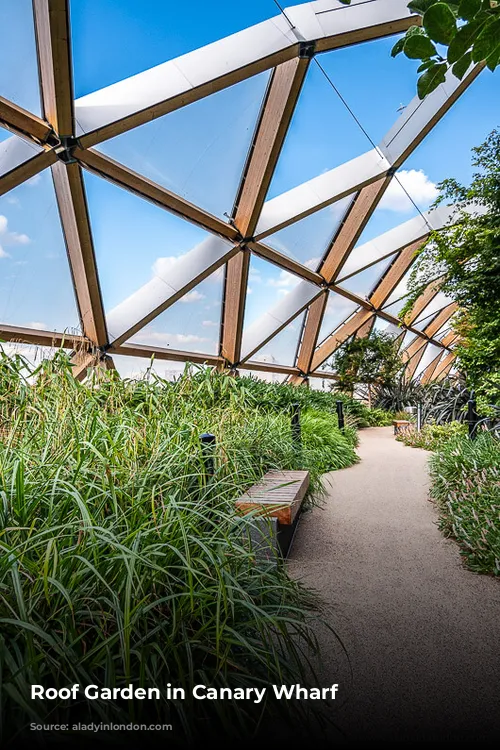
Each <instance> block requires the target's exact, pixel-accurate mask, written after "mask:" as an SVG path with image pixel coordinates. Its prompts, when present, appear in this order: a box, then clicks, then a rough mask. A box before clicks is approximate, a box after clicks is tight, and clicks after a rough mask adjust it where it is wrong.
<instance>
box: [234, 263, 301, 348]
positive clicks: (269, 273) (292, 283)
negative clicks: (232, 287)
mask: <svg viewBox="0 0 500 750" xmlns="http://www.w3.org/2000/svg"><path fill="white" fill-rule="evenodd" d="M301 283H303V280H302V279H301V278H300V277H299V276H296V275H295V274H293V273H289V272H288V271H285V270H284V269H281V268H278V266H275V265H274V264H273V263H268V262H267V261H265V260H263V259H262V258H259V257H258V256H256V255H253V254H252V256H251V260H250V270H249V274H248V288H247V297H246V301H245V321H244V333H245V332H246V330H247V329H248V328H249V327H250V326H252V325H253V324H254V323H256V321H257V320H259V319H260V318H261V317H262V315H263V314H264V313H266V312H268V311H269V310H272V309H273V308H274V307H276V305H278V304H279V303H280V302H281V301H282V300H283V299H285V297H287V295H288V294H289V293H290V292H291V291H293V290H294V289H295V288H296V287H297V286H298V285H299V284H301ZM306 283H308V282H306ZM310 286H311V288H313V286H314V285H313V284H311V285H310Z"/></svg>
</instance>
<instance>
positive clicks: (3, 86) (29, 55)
mask: <svg viewBox="0 0 500 750" xmlns="http://www.w3.org/2000/svg"><path fill="white" fill-rule="evenodd" d="M0 30H1V43H0V96H3V97H4V98H5V99H9V100H10V101H11V102H15V103H16V104H19V106H21V107H23V108H24V109H27V110H28V111H30V112H33V113H34V114H36V115H40V114H41V107H40V86H39V82H38V64H37V56H36V43H35V29H34V23H33V8H32V4H31V0H2V2H1V3H0Z"/></svg>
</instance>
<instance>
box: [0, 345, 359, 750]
mask: <svg viewBox="0 0 500 750" xmlns="http://www.w3.org/2000/svg"><path fill="white" fill-rule="evenodd" d="M247 387H248V389H247ZM253 387H254V386H253V385H250V386H248V384H247V383H241V382H239V381H238V380H237V379H234V378H229V377H227V376H223V375H218V374H217V373H212V372H210V371H208V370H207V371H197V370H189V369H188V370H187V371H186V373H185V375H184V376H183V377H181V378H180V379H179V380H178V381H177V382H175V383H168V382H166V381H162V380H160V379H155V378H154V377H151V378H150V380H149V381H148V380H143V381H136V382H132V381H126V380H120V379H118V378H116V377H115V376H114V374H113V373H104V374H99V375H97V374H96V375H95V376H94V380H93V382H91V383H90V384H89V385H82V384H80V383H78V382H77V381H75V379H74V378H73V376H72V374H71V365H70V362H69V359H68V356H67V355H66V354H64V352H58V353H57V355H56V357H55V359H54V360H53V361H44V362H42V364H41V365H40V366H39V367H37V368H35V369H33V368H32V367H31V366H30V365H29V363H28V362H26V360H23V359H22V358H21V357H17V358H14V359H9V358H8V357H7V356H6V355H5V354H2V353H0V423H1V424H2V431H1V434H0V629H1V637H0V696H1V719H2V722H1V726H2V727H3V732H4V737H3V740H4V741H6V740H7V739H9V738H12V737H13V736H14V735H15V733H16V732H17V731H18V730H20V729H22V728H23V727H25V726H26V724H27V723H29V722H30V721H33V720H36V721H43V720H44V719H45V718H46V716H47V713H46V712H47V711H48V710H50V722H51V723H65V722H66V721H68V720H69V719H70V718H74V717H75V716H78V719H79V720H80V719H82V720H84V721H91V720H96V721H101V720H112V721H115V720H116V721H120V722H122V721H126V722H127V721H130V720H132V719H133V720H134V721H138V720H145V721H146V722H149V721H156V720H158V719H161V721H162V722H164V721H173V722H174V723H175V725H176V726H177V727H179V728H181V727H182V728H183V731H184V732H185V733H187V734H191V735H192V736H194V737H198V738H199V737H201V736H202V735H203V736H205V735H206V732H207V729H206V727H207V726H211V727H212V728H213V730H214V731H215V732H217V728H221V727H222V728H223V729H224V733H225V735H227V736H228V737H230V736H233V737H235V736H238V735H241V734H245V735H246V734H248V732H251V731H252V728H253V727H254V726H255V724H256V723H258V722H260V721H261V718H262V711H263V710H264V711H265V715H266V716H267V717H268V718H271V719H272V717H273V716H274V715H278V714H279V713H281V712H283V711H285V712H288V710H289V709H292V710H291V713H290V716H289V721H292V722H293V721H295V719H298V721H299V722H300V721H305V720H306V715H305V713H304V711H303V708H302V706H301V705H299V704H296V705H295V704H294V705H293V707H292V706H291V704H288V703H287V702H286V701H277V702H276V704H271V703H269V704H266V706H265V707H264V709H263V707H262V705H261V706H253V705H252V704H250V705H248V704H247V703H245V706H244V708H241V707H239V706H238V704H231V703H227V702H209V701H194V702H193V701H192V700H189V699H188V700H186V701H167V700H166V687H167V685H168V683H171V684H172V685H175V686H179V687H184V688H185V689H186V694H187V695H188V696H189V695H190V688H191V687H192V685H194V684H196V683H201V684H210V685H212V686H215V687H217V686H226V685H227V684H230V685H231V686H232V687H250V686H258V685H262V684H264V683H265V684H267V683H269V682H273V681H275V682H278V683H279V684H281V683H286V682H290V683H295V682H306V681H307V676H306V674H305V666H304V664H305V660H304V658H303V650H304V649H305V650H310V651H311V650H314V648H315V639H314V635H313V631H312V629H311V623H312V621H313V618H314V616H315V607H316V606H317V602H316V600H315V598H314V597H313V596H312V595H311V594H310V593H309V592H308V591H307V590H306V589H305V588H304V587H303V586H302V585H301V584H300V583H298V582H296V581H294V580H292V579H291V578H289V576H288V575H287V572H286V569H285V568H284V566H278V568H274V567H272V566H268V565H262V564H256V559H255V555H254V553H253V551H252V549H251V547H250V546H249V544H248V535H247V534H246V531H248V530H249V528H250V527H251V524H252V523H253V521H252V520H251V519H250V518H241V517H240V516H238V515H237V514H236V513H235V510H234V499H235V498H236V497H238V496H239V495H240V494H241V493H242V492H243V491H244V490H245V489H246V488H248V487H249V486H250V485H251V484H253V483H254V482H256V481H257V480H258V479H259V478H260V477H261V476H262V474H263V473H264V472H265V471H267V470H268V469H271V468H283V469H287V468H288V469H292V468H307V469H309V470H310V471H311V473H312V478H313V488H314V489H315V490H318V489H319V488H320V486H321V482H320V475H321V473H322V471H323V470H324V468H325V466H328V468H333V467H334V466H338V465H348V463H349V462H352V461H354V460H356V457H355V454H354V451H353V449H352V443H353V440H354V437H353V436H352V435H351V436H350V437H349V436H347V437H343V436H341V435H340V433H339V432H338V430H337V428H336V424H335V418H334V416H333V414H332V413H331V412H328V413H327V414H326V416H325V415H321V414H318V415H315V414H314V413H313V414H310V415H307V414H306V415H305V419H304V440H303V445H304V447H303V450H302V451H298V450H297V448H296V446H295V445H294V443H293V440H292V435H291V430H290V415H289V413H288V412H287V411H286V410H284V409H281V410H279V409H277V408H275V404H276V401H277V400H279V399H278V397H277V396H276V395H275V394H276V393H277V389H272V393H273V397H272V398H271V399H270V402H271V404H272V408H262V407H261V406H259V405H258V404H257V400H256V398H255V393H252V392H251V391H252V388H253ZM262 393H263V392H262ZM327 395H328V394H327ZM330 400H331V396H330ZM325 419H326V420H327V421H328V427H326V426H325V427H324V429H323V438H321V437H320V436H318V433H315V432H314V429H315V428H316V427H318V426H319V424H320V423H324V422H325ZM203 431H209V432H212V433H213V434H214V435H216V437H217V442H216V446H215V450H214V454H213V458H214V465H215V473H214V475H213V476H209V475H208V474H207V469H206V468H205V464H204V454H203V452H202V449H201V446H200V440H199V434H200V432H203ZM313 434H314V437H311V435H313ZM129 682H133V683H134V684H135V686H136V687H148V686H155V687H158V688H159V689H160V692H161V694H162V696H163V698H162V700H160V701H157V702H150V701H147V702H146V703H147V704H148V705H147V706H145V703H141V702H139V703H137V704H134V703H132V702H129V703H127V702H123V703H120V702H119V701H118V702H114V701H113V702H110V701H102V700H96V701H91V702H90V703H87V704H85V705H82V704H81V703H80V704H78V705H76V707H73V708H72V707H71V703H70V704H68V702H64V701H54V702H51V704H50V706H49V708H48V709H47V708H46V706H47V704H43V703H41V702H40V703H37V702H33V701H31V700H30V695H29V686H30V685H31V684H42V685H44V686H45V687H47V688H48V687H56V688H61V687H64V686H67V685H68V684H73V683H80V684H82V685H87V684H97V685H108V686H116V687H121V686H124V685H127V684H128V683H129ZM240 705H241V704H240ZM299 717H301V718H299ZM16 741H17V742H19V741H20V739H19V738H18V739H17V740H16Z"/></svg>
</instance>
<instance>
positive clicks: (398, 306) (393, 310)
mask: <svg viewBox="0 0 500 750" xmlns="http://www.w3.org/2000/svg"><path fill="white" fill-rule="evenodd" d="M405 305H406V297H402V298H401V299H398V300H397V301H396V302H392V303H391V304H390V305H386V306H385V307H384V308H382V309H383V310H384V312H387V313H390V314H391V315H394V317H395V318H397V317H398V316H399V313H400V312H401V310H402V309H403V307H404V306H405Z"/></svg>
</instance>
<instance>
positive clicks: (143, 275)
mask: <svg viewBox="0 0 500 750" xmlns="http://www.w3.org/2000/svg"><path fill="white" fill-rule="evenodd" d="M85 187H86V190H87V199H88V204H89V211H90V217H91V220H92V232H93V237H94V246H95V252H96V258H97V266H98V269H99V278H100V283H101V290H102V295H103V300H104V308H105V310H106V312H108V311H110V310H112V309H113V308H115V307H116V306H117V305H118V304H120V302H123V300H125V299H127V298H128V297H130V296H131V295H132V294H133V293H134V292H136V291H137V290H138V289H139V288H140V287H142V286H144V284H146V283H147V282H149V281H150V280H151V279H152V278H153V277H154V276H158V275H160V274H161V275H163V274H164V272H165V271H168V269H169V268H170V267H172V266H173V265H174V264H175V263H176V262H177V261H178V260H179V259H180V258H181V257H182V256H184V255H186V253H188V252H189V251H190V250H192V249H193V248H194V247H196V246H198V245H199V244H200V243H201V242H203V241H204V240H205V239H206V238H207V237H210V236H211V235H209V234H208V232H205V231H203V230H202V229H200V228H198V227H196V226H195V225H194V224H190V223H189V222H187V221H184V220H183V219H180V218H178V217H177V216H174V215H173V214H171V213H169V212H168V211H165V210H163V209H161V208H158V206H155V205H153V204H152V203H149V202H148V201H145V200H142V199H141V198H138V197H137V196H136V195H133V194H132V193H130V192H129V191H128V190H124V189H122V188H120V187H117V186H116V185H113V184H112V183H110V182H107V181H106V180H103V179H101V178H100V177H96V176H94V175H92V174H90V173H89V172H85Z"/></svg>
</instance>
